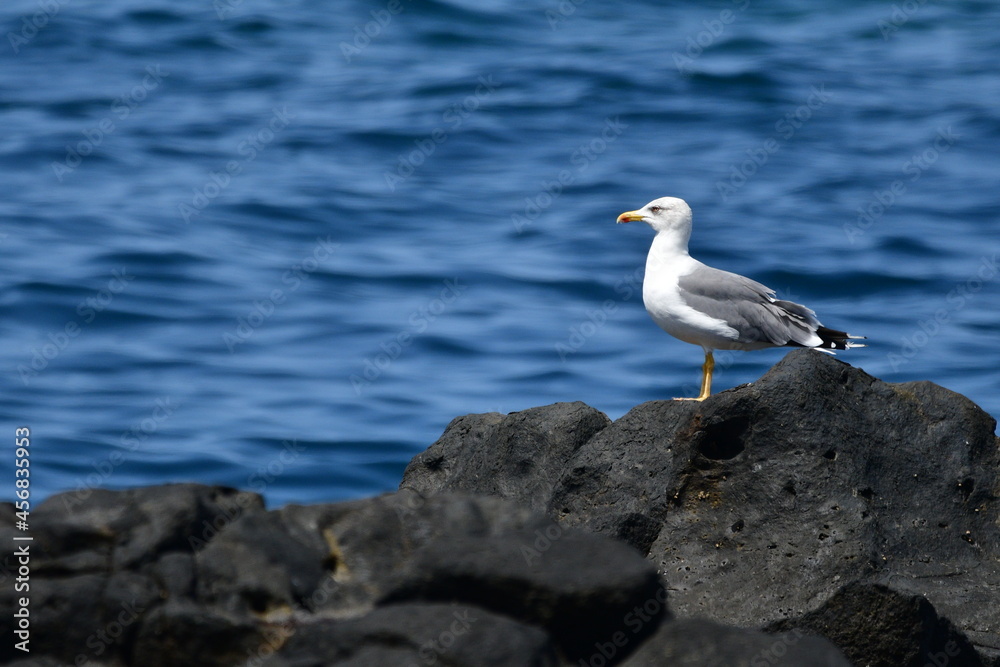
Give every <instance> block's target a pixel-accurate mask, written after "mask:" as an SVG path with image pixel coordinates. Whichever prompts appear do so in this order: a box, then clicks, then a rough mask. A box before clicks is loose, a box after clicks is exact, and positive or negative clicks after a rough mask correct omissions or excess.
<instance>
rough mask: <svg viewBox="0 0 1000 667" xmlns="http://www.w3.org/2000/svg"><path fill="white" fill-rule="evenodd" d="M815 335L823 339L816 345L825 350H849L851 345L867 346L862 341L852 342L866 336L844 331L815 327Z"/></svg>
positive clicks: (864, 338)
mask: <svg viewBox="0 0 1000 667" xmlns="http://www.w3.org/2000/svg"><path fill="white" fill-rule="evenodd" d="M816 335H817V336H819V337H820V339H821V340H822V341H823V342H822V343H820V344H819V345H817V347H820V348H823V349H827V350H849V349H851V348H852V347H867V345H864V344H863V343H855V342H853V341H856V340H868V338H867V336H852V335H851V334H849V333H847V332H846V331H837V330H836V329H828V328H827V327H819V328H818V329H816Z"/></svg>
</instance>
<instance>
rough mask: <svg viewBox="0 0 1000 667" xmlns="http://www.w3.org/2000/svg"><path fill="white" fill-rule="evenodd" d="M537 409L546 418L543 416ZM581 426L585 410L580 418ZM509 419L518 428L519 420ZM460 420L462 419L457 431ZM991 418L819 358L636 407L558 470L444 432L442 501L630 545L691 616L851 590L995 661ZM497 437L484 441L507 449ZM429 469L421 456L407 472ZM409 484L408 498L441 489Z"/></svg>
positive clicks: (804, 607)
mask: <svg viewBox="0 0 1000 667" xmlns="http://www.w3.org/2000/svg"><path fill="white" fill-rule="evenodd" d="M537 410H539V409H536V414H538V413H537ZM580 414H583V413H580ZM510 417H513V415H511V416H510ZM453 424H454V423H453ZM995 427H996V423H995V421H994V420H993V419H992V418H991V417H990V416H989V415H987V414H986V413H984V412H982V410H980V409H979V408H978V407H977V406H976V405H975V404H973V403H972V402H971V401H969V400H968V399H966V398H964V397H962V396H960V395H958V394H955V393H954V392H951V391H948V390H947V389H943V388H942V387H939V386H937V385H934V384H932V383H928V382H911V383H905V384H896V385H894V384H887V383H884V382H881V381H879V380H877V379H875V378H872V377H871V376H869V375H867V374H866V373H864V372H863V371H861V370H858V369H855V368H852V367H850V366H848V365H846V364H844V363H841V362H839V361H837V360H836V359H833V358H831V357H829V356H827V355H824V354H821V353H818V352H816V351H812V350H800V351H795V352H792V353H790V354H789V355H788V356H786V357H785V359H784V360H782V361H781V362H780V363H779V364H777V365H776V366H775V367H774V368H773V369H771V371H769V372H768V373H767V374H766V375H765V376H764V377H763V378H761V379H760V380H759V381H758V382H756V383H754V384H753V385H746V386H742V387H737V388H736V389H733V390H730V391H725V392H722V393H720V394H716V395H714V396H712V397H710V398H709V399H708V400H706V401H704V402H703V403H693V402H674V401H654V402H650V403H645V404H643V405H640V406H638V407H636V408H634V409H633V410H632V411H630V412H629V413H628V414H627V415H625V416H624V417H622V418H621V419H619V420H617V421H616V422H614V423H613V424H611V425H610V426H608V427H606V428H604V429H602V430H600V431H597V432H596V433H595V434H594V435H593V437H591V438H590V440H588V441H587V442H586V443H584V444H582V445H581V446H579V447H578V448H576V449H575V451H574V453H573V455H572V456H571V457H569V459H568V460H566V461H565V462H564V463H563V464H562V467H561V469H559V470H551V469H541V468H536V469H534V472H533V473H530V472H529V473H528V474H526V473H525V470H524V468H523V467H520V468H518V469H511V467H510V466H508V465H507V463H506V459H504V458H503V457H495V458H492V459H491V458H490V453H491V450H490V448H489V444H488V441H487V439H481V440H471V441H468V442H455V440H456V438H458V439H460V435H461V434H460V433H449V432H446V433H445V435H444V436H442V439H441V441H440V442H447V443H448V446H447V447H446V448H441V449H440V451H439V454H440V458H439V460H438V462H437V465H438V466H439V467H440V468H442V469H448V470H450V471H451V474H450V475H449V476H448V477H447V480H446V488H447V489H449V490H460V489H463V488H465V485H466V484H468V485H469V488H476V489H478V490H480V491H485V489H483V488H482V486H481V483H482V482H481V479H479V478H478V477H477V476H476V475H475V470H472V469H467V468H461V467H460V466H459V465H458V464H456V463H454V462H453V461H452V460H451V459H450V458H449V457H450V456H456V457H462V458H469V459H475V460H477V461H479V466H478V467H479V468H480V469H488V470H490V474H491V477H492V478H493V479H492V481H491V484H492V485H493V486H494V487H495V488H502V489H504V495H505V497H510V498H515V499H516V498H518V493H517V489H518V488H519V487H520V488H521V489H523V491H524V494H525V496H526V499H527V500H530V502H531V503H532V504H533V505H535V506H539V505H541V504H543V500H542V499H540V498H539V497H538V489H540V488H544V487H545V486H548V485H550V484H552V480H553V479H554V478H555V479H557V481H556V482H555V486H554V490H553V492H552V494H551V496H550V497H549V499H548V501H547V512H548V513H549V515H550V516H551V517H553V518H554V519H555V520H557V521H559V522H560V523H562V524H563V525H567V526H579V527H584V528H587V529H590V530H594V531H597V532H601V533H604V534H606V535H611V536H614V537H619V538H622V539H625V540H626V541H628V542H630V543H632V544H633V545H634V546H636V547H637V548H639V549H640V550H641V551H643V552H644V553H647V554H648V556H649V558H650V559H651V560H653V562H655V563H656V564H657V566H658V568H659V570H660V572H661V575H662V576H663V578H664V579H665V581H666V583H667V586H668V588H669V589H670V591H671V602H670V604H671V608H672V610H673V611H674V612H675V613H677V614H678V616H681V617H695V616H706V617H708V618H711V619H714V620H717V621H722V622H726V623H732V624H735V625H740V626H744V627H761V626H764V625H767V624H770V623H776V622H778V621H780V620H782V619H785V618H798V617H801V616H803V615H804V614H807V613H808V612H810V611H812V610H814V609H816V608H817V607H818V606H820V605H821V604H822V603H823V602H824V601H825V600H827V599H829V598H830V597H831V596H833V595H834V593H835V592H836V591H837V590H838V589H840V588H841V587H842V586H843V585H844V584H847V583H850V582H853V581H858V580H864V581H871V582H883V583H888V584H890V585H891V587H892V588H893V589H895V590H897V591H900V592H902V593H912V594H920V595H925V596H926V597H927V599H928V600H929V601H930V602H931V603H932V604H933V605H934V607H935V608H936V609H937V610H938V611H939V612H940V613H941V614H942V615H943V616H945V617H947V618H949V619H950V620H951V621H953V622H954V624H955V625H956V626H957V627H958V628H959V629H960V630H961V631H962V632H964V633H966V634H968V635H969V637H970V638H971V639H972V641H973V643H974V644H976V645H977V647H978V648H979V650H980V651H982V652H983V653H984V654H985V655H993V654H992V653H991V651H992V650H993V649H991V648H990V647H997V646H1000V558H998V554H1000V527H998V525H997V516H998V515H1000V501H998V495H1000V476H998V470H1000V449H998V445H997V443H998V440H997V438H996V436H995V435H994V430H995ZM503 440H504V435H503V434H500V433H493V434H492V436H491V439H489V442H494V441H503ZM421 465H422V464H421V463H420V462H419V461H418V460H415V462H414V464H411V467H413V468H417V469H419V467H420V466H421ZM432 482H433V480H432V479H431V478H429V477H428V476H424V475H417V474H415V473H411V472H409V471H408V473H407V475H406V476H405V477H404V481H403V484H402V487H403V488H410V487H412V488H417V489H419V490H420V491H421V492H423V493H425V494H429V493H433V492H434V491H435V487H434V486H433V484H432Z"/></svg>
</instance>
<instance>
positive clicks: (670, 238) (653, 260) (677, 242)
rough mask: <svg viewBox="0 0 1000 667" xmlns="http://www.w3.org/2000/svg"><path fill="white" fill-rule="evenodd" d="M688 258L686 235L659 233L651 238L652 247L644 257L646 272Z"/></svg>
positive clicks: (674, 232) (673, 232)
mask: <svg viewBox="0 0 1000 667" xmlns="http://www.w3.org/2000/svg"><path fill="white" fill-rule="evenodd" d="M686 257H688V235H687V234H678V233H677V232H676V231H672V232H665V231H664V232H659V233H657V235H656V236H655V237H653V245H652V246H650V248H649V255H648V256H647V257H646V271H647V272H648V271H650V270H651V269H655V268H656V267H657V266H668V265H671V264H675V263H676V262H677V260H679V259H682V258H686Z"/></svg>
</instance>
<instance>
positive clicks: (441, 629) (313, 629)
mask: <svg viewBox="0 0 1000 667" xmlns="http://www.w3.org/2000/svg"><path fill="white" fill-rule="evenodd" d="M319 656H322V658H319ZM323 664H336V665H343V666H345V667H346V666H348V665H350V666H352V667H387V666H389V665H434V664H442V665H454V666H455V667H491V666H493V665H496V666H498V667H500V666H508V665H524V667H549V666H550V665H551V666H554V665H557V664H558V662H557V658H556V651H555V649H554V647H553V646H552V643H551V641H550V639H549V636H548V635H547V634H545V632H543V631H542V630H540V629H538V628H533V627H531V626H528V625H524V624H521V623H518V622H517V621H515V620H514V619H512V618H508V617H506V616H500V615H498V614H494V613H491V612H488V611H486V610H485V609H482V608H479V607H474V606H468V605H453V604H394V605H387V606H385V607H381V608H379V609H376V610H375V611H373V612H372V613H370V614H368V615H366V616H363V617H361V618H358V619H352V620H346V621H335V620H330V619H318V620H316V621H315V622H311V623H308V624H303V625H299V626H298V627H297V628H296V632H295V634H294V635H292V636H291V637H290V638H289V639H288V640H287V641H286V642H285V643H284V645H283V646H282V648H281V651H280V652H279V653H277V654H275V655H273V656H272V657H270V658H268V659H266V660H264V661H263V662H262V663H261V665H262V667H286V666H287V667H291V666H292V665H295V666H296V667H298V666H301V665H323Z"/></svg>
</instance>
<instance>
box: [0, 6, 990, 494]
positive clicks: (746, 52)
mask: <svg viewBox="0 0 1000 667" xmlns="http://www.w3.org/2000/svg"><path fill="white" fill-rule="evenodd" d="M998 25H1000V3H996V2H993V1H992V0H989V1H985V0H984V1H981V2H979V1H965V2H955V3H947V4H937V3H929V2H924V1H920V0H906V1H905V2H895V3H893V2H888V1H886V2H858V1H844V0H838V1H836V2H834V1H832V0H828V1H826V2H817V1H815V0H810V1H806V0H779V1H776V2H768V3H757V2H753V1H752V0H736V1H733V2H728V1H727V2H711V3H694V2H683V3H682V2H667V3H659V2H657V3H654V2H634V3H627V4H625V3H621V4H619V3H598V2H594V1H588V0H562V1H561V2H556V1H555V0H551V1H549V2H542V3H531V2H517V1H509V2H508V1H504V0H478V1H475V2H474V1H473V0H448V1H443V0H438V1H430V2H427V1H425V2H416V1H408V0H389V1H388V2H383V1H382V0H379V1H377V2H359V1H350V0H343V1H338V2H309V1H302V2H292V1H284V0H275V1H267V0H215V1H214V2H211V1H209V0H204V1H202V2H162V1H147V2H138V1H133V0H122V1H118V2H112V3H105V2H93V1H87V0H31V1H7V2H4V3H3V5H2V7H0V26H2V31H3V40H2V43H0V53H2V55H0V112H2V118H3V128H4V131H3V132H2V134H0V183H2V184H3V197H2V198H0V256H2V258H3V271H0V281H2V284H0V337H2V344H0V370H2V374H0V410H2V415H0V424H3V428H4V429H6V436H5V437H6V438H7V442H8V444H9V446H10V450H9V451H8V453H7V454H5V455H3V456H2V457H0V461H2V470H0V474H2V476H3V478H4V479H5V480H6V481H0V490H2V493H0V498H2V499H4V500H13V499H14V473H13V469H14V466H13V459H14V452H13V441H14V429H15V428H16V427H19V426H28V427H30V429H31V445H30V446H31V459H30V461H31V468H30V470H31V478H30V479H31V484H32V486H31V490H32V496H31V497H32V500H33V501H35V502H38V501H40V500H42V499H44V498H45V497H48V496H50V495H52V494H54V493H56V492H60V491H74V492H76V494H77V495H76V496H75V497H80V498H82V497H85V496H86V495H87V494H88V493H89V490H90V489H92V488H95V487H106V488H124V487H130V486H134V485H143V484H154V483H162V482H173V481H199V482H204V483H213V484H215V483H218V484H226V485H232V486H236V487H241V488H247V489H252V490H256V491H260V492H262V493H263V494H264V495H265V496H266V498H267V501H268V503H269V504H270V505H271V506H280V505H283V504H286V503H290V502H298V503H312V502H320V501H334V500H341V499H346V498H352V497H358V496H362V495H368V494H374V493H379V492H383V491H387V490H392V489H394V488H395V487H396V485H397V484H398V482H399V479H400V475H401V474H402V471H403V469H404V467H405V465H406V463H407V462H408V461H409V459H410V458H411V457H412V456H413V455H415V454H417V453H418V452H420V451H422V450H423V449H424V448H426V447H427V446H428V445H429V444H431V443H432V442H433V441H434V440H435V439H436V438H437V437H438V436H439V435H440V434H441V432H442V431H443V430H444V428H445V427H446V426H447V425H448V423H449V421H450V420H451V419H453V418H454V417H456V416H459V415H463V414H467V413H472V412H490V411H499V412H505V413H506V412H512V411H516V410H522V409H525V408H529V407H532V406H539V405H545V404H549V403H554V402H557V401H578V400H579V401H585V402H587V403H589V404H590V405H592V406H594V407H596V408H598V409H600V410H603V411H604V412H606V413H607V414H608V415H609V416H610V417H612V418H617V417H619V416H621V415H622V414H624V413H625V412H626V411H628V410H629V409H630V408H631V407H633V406H635V405H637V404H639V403H641V402H644V401H648V400H652V399H662V398H669V397H673V396H682V395H693V393H695V392H696V391H697V385H698V382H699V379H700V366H701V363H702V353H701V351H700V349H699V348H697V347H694V346H691V345H687V344H685V343H681V342H679V341H676V340H674V339H672V338H670V337H669V336H667V335H666V334H665V333H663V332H662V331H660V330H659V329H658V328H657V327H656V326H655V325H654V324H653V323H652V321H651V320H650V319H649V317H648V315H647V314H646V312H645V310H644V308H643V306H642V299H641V288H640V285H641V281H642V271H643V264H644V261H645V256H646V252H647V249H648V247H649V243H650V241H651V238H652V233H651V230H649V229H648V228H647V227H646V226H645V225H641V224H631V225H615V218H616V217H617V215H618V214H619V213H621V212H622V211H626V210H631V209H635V208H638V207H640V206H642V205H643V204H645V203H646V202H648V201H649V200H651V199H653V198H656V197H659V196H663V195H673V196H678V197H682V198H684V199H685V200H687V201H688V202H689V203H690V204H691V206H692V208H693V209H694V212H695V229H694V236H693V239H692V244H691V250H692V254H693V255H694V256H695V257H698V258H699V259H702V260H703V261H705V262H707V263H709V264H712V265H714V266H718V267H720V268H723V269H727V270H730V271H736V272H739V273H743V274H745V275H748V276H751V277H753V278H755V279H757V280H759V281H761V282H763V283H765V284H766V285H768V286H770V287H772V288H774V289H775V290H777V292H778V294H779V295H780V296H781V297H782V298H786V299H791V300H795V301H801V302H803V303H805V304H807V305H809V306H810V307H812V308H813V309H815V310H816V311H817V313H818V314H819V317H820V319H821V320H822V321H823V322H824V324H826V325H828V326H832V327H835V328H841V329H846V330H847V331H850V332H851V333H855V334H863V335H867V336H868V337H869V341H868V342H869V343H870V347H868V348H867V349H862V350H852V351H850V352H849V353H841V354H840V355H839V358H840V359H842V360H844V361H846V362H849V363H851V364H852V365H854V366H857V367H860V368H862V369H864V370H865V371H867V372H868V373H870V374H872V375H874V376H876V377H880V378H883V379H885V380H887V381H891V382H904V381H910V380H931V381H934V382H936V383H939V384H941V385H943V386H945V387H948V388H949V389H952V390H954V391H957V392H960V393H962V394H965V395H966V396H968V397H969V398H971V399H972V400H974V401H975V402H976V403H978V404H979V405H980V406H982V407H983V409H985V410H986V411H988V412H989V413H990V414H992V415H993V416H995V417H996V416H1000V352H998V342H1000V341H998V338H1000V267H998V253H1000V67H998V63H1000V31H998V30H997V26H998ZM785 353H786V350H768V351H761V352H748V353H719V354H718V355H717V359H716V360H717V368H716V376H715V384H714V390H715V391H721V390H724V389H727V388H730V387H733V386H736V385H739V384H742V383H746V382H752V381H754V380H756V379H757V378H759V377H760V376H761V375H762V374H763V373H765V372H766V371H767V370H768V368H770V367H771V366H772V365H773V364H774V363H776V362H777V361H778V360H779V359H781V357H782V356H783V355H784V354H785Z"/></svg>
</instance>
